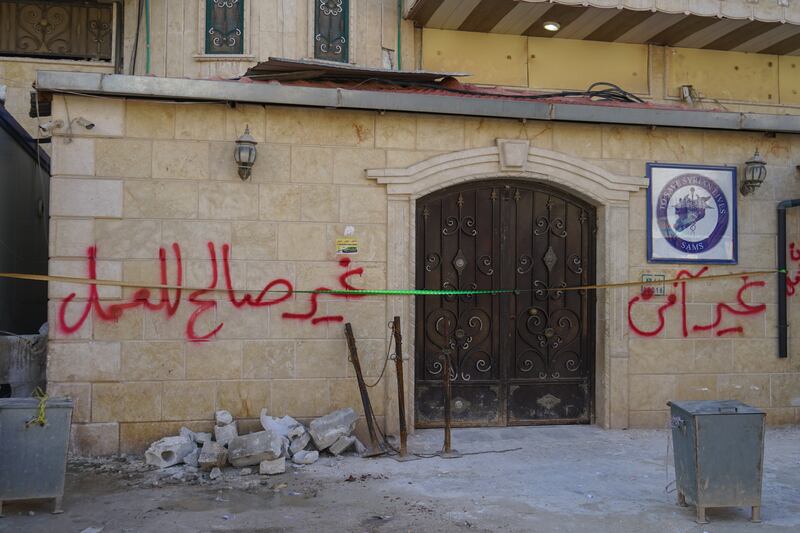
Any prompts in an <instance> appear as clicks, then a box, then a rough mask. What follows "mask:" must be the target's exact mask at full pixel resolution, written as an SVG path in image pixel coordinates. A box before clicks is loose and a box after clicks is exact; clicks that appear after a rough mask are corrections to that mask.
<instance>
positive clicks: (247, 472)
mask: <svg viewBox="0 0 800 533" xmlns="http://www.w3.org/2000/svg"><path fill="white" fill-rule="evenodd" d="M252 473H253V469H252V468H242V469H241V470H239V475H240V476H249V475H250V474H252Z"/></svg>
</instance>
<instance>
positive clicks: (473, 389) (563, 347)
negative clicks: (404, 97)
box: [415, 182, 594, 427]
mask: <svg viewBox="0 0 800 533" xmlns="http://www.w3.org/2000/svg"><path fill="white" fill-rule="evenodd" d="M513 183H514V185H510V184H508V183H504V182H484V183H473V184H469V185H464V186H458V187H455V188H453V189H450V190H444V191H440V192H438V193H434V194H432V195H430V196H428V197H425V198H423V199H420V200H419V201H418V203H417V257H418V265H419V266H418V269H417V286H418V287H421V288H432V289H444V290H457V291H463V290H485V291H487V292H486V293H484V294H457V295H442V296H420V297H418V298H417V301H416V316H417V337H416V352H415V353H416V356H415V357H416V365H417V366H416V389H415V396H416V411H417V425H418V426H421V427H429V426H436V425H439V423H440V420H441V416H442V411H441V406H442V392H441V382H442V372H443V369H444V365H443V359H442V357H444V356H445V355H444V353H447V354H449V358H450V360H449V366H450V369H451V370H450V376H449V379H450V382H451V383H452V390H453V404H452V405H453V411H452V412H453V415H454V423H455V424H456V425H462V426H463V425H467V426H469V425H507V424H531V423H541V422H560V423H565V422H573V423H574V422H587V421H588V420H589V413H590V412H591V411H590V401H591V396H590V391H591V378H592V372H593V366H592V365H593V359H592V357H593V349H594V344H593V343H594V338H593V333H592V331H591V328H589V327H587V324H592V323H593V322H592V316H593V313H594V307H593V306H594V300H593V298H594V295H593V293H592V291H569V290H566V289H567V288H568V287H569V286H571V285H581V284H588V283H592V282H594V277H593V276H594V265H593V258H594V248H593V243H594V217H593V214H594V211H593V210H592V208H591V206H589V205H587V204H585V203H583V202H581V201H580V200H577V199H575V198H572V197H570V196H568V195H565V194H564V193H562V192H560V191H557V190H555V189H552V188H550V187H547V186H544V185H540V184H534V183H521V182H519V183H518V182H513ZM491 289H514V291H513V292H497V293H492V291H491Z"/></svg>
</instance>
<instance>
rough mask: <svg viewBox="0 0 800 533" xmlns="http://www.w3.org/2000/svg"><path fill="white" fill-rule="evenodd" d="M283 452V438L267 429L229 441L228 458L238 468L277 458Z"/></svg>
mask: <svg viewBox="0 0 800 533" xmlns="http://www.w3.org/2000/svg"><path fill="white" fill-rule="evenodd" d="M283 452H284V445H283V438H282V437H281V436H280V435H278V434H276V433H274V432H272V431H266V430H265V431H257V432H256V433H250V434H248V435H242V436H239V437H234V438H233V439H231V441H230V442H229V443H228V460H229V461H230V463H231V464H232V465H233V466H235V467H237V468H240V467H243V466H250V465H257V464H259V463H260V462H261V461H268V460H270V459H277V458H278V457H280V456H281V455H283Z"/></svg>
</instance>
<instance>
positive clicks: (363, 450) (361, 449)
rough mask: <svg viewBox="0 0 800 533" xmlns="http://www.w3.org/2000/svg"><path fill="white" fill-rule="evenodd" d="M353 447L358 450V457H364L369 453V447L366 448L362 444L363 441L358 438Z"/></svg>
mask: <svg viewBox="0 0 800 533" xmlns="http://www.w3.org/2000/svg"><path fill="white" fill-rule="evenodd" d="M353 446H354V447H355V449H356V453H357V454H358V455H364V454H365V453H366V452H367V447H366V446H364V445H363V444H362V443H361V441H360V440H358V439H357V438H356V440H355V442H354V443H353Z"/></svg>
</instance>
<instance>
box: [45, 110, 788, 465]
mask: <svg viewBox="0 0 800 533" xmlns="http://www.w3.org/2000/svg"><path fill="white" fill-rule="evenodd" d="M64 100H65V99H64V98H62V97H61V96H57V97H56V99H55V100H54V116H53V119H60V120H66V113H65V108H64V105H63V102H64ZM87 100H88V98H84V97H80V96H74V95H68V96H67V97H66V101H67V102H68V105H69V106H70V110H71V109H72V108H73V107H75V108H80V107H81V105H82V104H83V103H85V102H86V101H87ZM92 100H93V102H92V105H93V106H94V107H92V109H95V108H98V106H99V109H100V111H102V116H104V117H109V118H108V121H111V123H109V124H106V125H105V126H104V130H103V131H102V132H94V133H92V134H91V135H89V134H87V133H86V132H83V131H77V129H75V130H74V131H73V132H72V138H71V142H67V138H66V137H65V136H64V135H65V134H64V132H57V133H56V135H55V138H54V142H53V155H54V162H53V169H54V174H53V187H52V191H53V192H52V195H53V196H52V201H51V207H52V209H51V216H52V220H51V227H52V228H53V229H52V231H51V237H50V238H51V243H50V249H51V271H52V272H68V273H69V274H68V275H82V276H92V275H94V276H96V277H97V278H102V279H112V280H115V281H123V282H130V283H142V284H161V283H166V284H170V285H175V286H177V285H180V286H181V287H182V289H181V290H169V291H161V290H158V289H150V290H147V291H142V290H138V289H135V288H115V287H97V288H96V289H92V288H91V287H88V286H73V285H66V284H52V285H51V287H50V298H51V301H50V311H49V314H50V324H51V332H50V348H49V361H48V379H49V382H50V383H49V386H50V387H52V390H53V391H58V392H59V393H63V394H69V395H71V396H72V397H73V398H74V399H75V400H76V405H78V406H79V409H78V410H76V417H75V423H76V425H75V428H74V429H73V437H72V442H73V449H74V451H75V452H78V453H87V454H91V453H110V452H113V451H117V450H121V451H126V452H127V451H139V452H141V451H144V449H145V448H146V447H147V446H148V445H149V444H150V443H151V442H153V441H155V440H158V439H159V438H161V437H164V436H167V435H174V434H177V431H178V429H179V428H180V427H181V426H187V427H189V428H190V429H192V430H196V431H211V430H212V426H213V425H214V420H213V413H214V412H215V411H216V410H220V409H225V410H228V411H230V412H231V414H232V415H233V416H234V417H236V419H237V421H238V423H239V431H240V432H241V433H243V434H244V433H249V432H250V431H251V430H252V429H253V428H254V427H257V424H258V418H259V414H260V409H261V408H262V407H267V408H268V410H269V412H270V413H271V414H273V415H275V416H277V417H282V416H284V415H290V416H292V417H295V418H298V419H299V420H300V421H301V422H308V421H309V420H310V419H312V418H316V417H319V416H322V415H324V414H326V413H329V412H331V411H333V410H336V409H339V408H344V407H358V406H360V400H359V397H358V391H357V388H356V387H355V384H354V379H353V377H352V371H351V370H350V367H349V363H348V361H347V350H346V346H345V343H344V342H343V339H342V326H343V322H344V321H349V322H352V323H353V325H354V329H355V332H356V335H357V336H358V337H359V348H360V352H363V358H364V361H363V363H362V364H363V367H364V372H365V374H366V376H367V378H369V379H370V380H374V378H376V377H377V376H378V375H379V374H380V370H381V368H382V363H383V360H382V358H383V357H385V354H386V338H387V331H388V330H387V329H386V324H387V323H388V322H389V320H391V318H392V316H394V315H395V314H403V317H404V318H403V320H404V323H403V326H404V334H405V336H406V338H407V339H408V342H406V343H405V344H406V346H407V352H408V353H409V355H410V359H409V363H408V365H409V366H407V369H406V376H413V373H412V372H411V370H412V368H413V366H412V365H413V344H414V343H413V335H414V333H413V327H412V324H414V322H413V320H412V318H413V306H414V301H413V299H412V298H408V299H388V298H382V297H381V298H375V297H368V298H361V299H355V298H352V297H351V298H341V297H336V296H334V295H316V296H312V295H308V294H300V293H294V292H293V293H291V294H290V293H289V291H290V289H291V290H292V291H295V290H298V289H299V290H305V289H316V288H320V287H326V288H331V289H336V288H344V287H358V288H374V289H384V288H407V287H409V286H411V285H413V284H414V279H413V275H411V276H408V277H398V275H397V272H398V268H397V267H398V261H403V262H404V264H406V263H407V264H410V263H411V261H412V259H411V257H410V256H409V254H412V255H413V250H414V249H415V248H414V246H415V244H414V243H413V242H412V240H410V239H411V237H410V235H411V233H412V232H411V231H410V228H411V226H412V225H413V220H409V214H411V215H413V211H412V210H411V207H412V205H413V201H412V200H411V195H408V194H407V195H403V194H399V195H398V194H390V193H389V190H388V188H387V186H385V185H381V184H378V183H377V181H376V180H375V179H370V178H368V177H367V173H366V172H365V169H376V168H377V169H383V168H386V167H400V168H406V167H410V166H412V165H417V164H420V163H422V162H424V161H427V160H430V159H431V158H433V157H441V158H443V159H441V162H440V163H439V165H440V166H439V167H437V169H438V170H436V172H439V174H437V176H439V177H437V178H436V179H437V180H440V181H439V182H438V183H439V185H444V184H451V183H456V182H459V181H466V180H469V179H477V178H479V177H503V176H511V175H512V174H513V173H511V174H509V173H506V174H503V173H502V172H501V171H500V170H492V169H498V167H497V166H495V167H491V166H489V163H487V160H486V159H480V157H485V156H474V157H473V156H471V155H469V154H473V153H474V152H471V151H472V150H485V149H487V148H491V147H494V146H496V141H495V140H496V138H510V139H525V140H528V141H529V142H530V146H531V150H532V151H536V150H540V151H546V152H541V153H547V154H556V155H558V156H559V157H564V158H567V159H565V161H569V162H570V164H575V165H578V166H580V168H588V167H591V168H595V169H600V170H601V171H602V172H607V173H610V174H611V175H614V176H623V177H631V176H633V177H639V178H641V177H642V176H643V175H644V163H645V162H646V161H654V160H659V161H670V162H676V163H700V164H740V163H741V162H742V161H744V160H745V159H746V158H747V157H748V156H749V155H751V154H752V151H753V147H754V146H759V149H760V151H761V153H762V154H763V155H764V157H765V158H766V159H767V161H768V163H769V177H768V179H767V182H766V183H765V185H764V186H763V187H762V188H761V189H759V190H758V192H757V193H755V194H754V195H751V196H748V197H740V198H739V218H740V221H739V234H740V264H739V265H736V266H734V267H711V268H709V269H708V270H707V271H706V272H703V273H702V274H699V272H698V270H699V269H697V268H688V269H686V270H688V271H689V272H690V273H691V274H692V275H698V274H699V275H701V276H709V275H715V274H721V273H725V272H731V271H739V270H743V271H746V270H757V269H762V268H770V267H772V266H773V259H772V258H774V256H775V252H776V250H775V241H774V235H775V228H774V224H773V222H772V220H773V219H774V217H773V216H772V214H771V213H772V210H773V208H774V204H775V202H776V201H777V200H779V199H783V198H786V197H789V196H792V195H794V196H800V190H798V182H797V180H796V178H795V170H794V165H796V164H797V163H798V162H800V139H798V138H797V137H796V136H790V135H777V136H775V137H771V138H767V137H763V136H760V135H755V134H751V133H735V132H728V133H726V132H706V131H695V130H684V129H675V128H659V129H658V130H650V129H648V128H644V127H624V126H614V127H603V126H601V125H576V124H568V123H561V122H558V123H551V122H548V123H538V122H536V121H528V122H527V123H526V124H524V125H521V124H520V123H519V122H518V121H513V120H499V119H480V118H453V117H446V116H434V115H415V114H411V113H403V114H393V113H386V114H379V113H377V112H375V113H373V112H367V111H358V112H356V111H346V110H327V109H305V108H287V107H277V106H265V107H262V106H246V110H244V111H242V110H239V108H238V107H237V110H230V109H227V108H226V106H224V105H222V104H187V103H182V104H175V103H169V102H155V101H152V102H151V101H144V100H139V101H133V100H127V101H126V100H123V99H114V98H105V99H92ZM106 106H107V107H108V109H107V110H104V107H106ZM100 111H98V113H100ZM87 113H88V111H87ZM87 118H88V119H90V120H91V119H93V118H94V117H91V116H87ZM243 121H244V122H243ZM212 122H213V124H214V125H215V126H214V127H211V124H212ZM112 123H113V124H112ZM245 123H246V124H249V125H250V128H251V131H253V132H255V133H254V134H255V135H256V136H257V138H258V140H259V144H258V153H259V156H258V160H257V163H256V165H255V167H254V168H253V175H252V177H251V179H250V180H249V181H247V182H242V181H241V180H240V179H239V177H238V175H237V174H236V169H235V165H234V162H233V156H232V153H233V147H234V141H235V139H236V137H237V136H238V135H239V134H240V133H241V131H243V126H244V124H245ZM104 124H105V123H104ZM106 126H108V127H106ZM112 126H113V127H112ZM551 151H552V152H551ZM537 153H538V152H537ZM460 154H467V155H465V156H463V157H461V155H460ZM470 157H473V158H472V159H470ZM495 165H496V163H495ZM531 165H532V167H531V169H532V170H533V171H535V170H536V169H535V168H533V167H534V166H535V165H534V164H533V163H531ZM566 168H567V165H566V163H565V164H564V166H563V168H562V169H560V170H559V172H562V173H563V176H566V177H563V178H559V179H560V182H559V183H556V184H555V185H557V186H562V187H565V188H567V189H569V190H571V191H572V192H574V193H575V194H578V195H584V196H591V194H594V190H595V188H596V187H597V185H596V184H594V185H591V187H593V188H591V189H590V188H589V186H588V185H586V186H585V187H586V188H585V190H581V189H580V187H584V185H580V183H583V182H579V181H577V180H572V179H571V178H569V177H568V174H567V171H566V170H565V169H566ZM569 168H578V167H569ZM487 169H488V170H487ZM557 170H558V169H557ZM486 172H489V174H486ZM560 175H561V174H560ZM434 187H435V185H434ZM432 190H434V189H432ZM584 193H585V194H584ZM645 197H646V193H645V189H643V188H642V189H640V190H639V191H638V192H636V191H634V192H631V193H630V194H629V195H628V193H626V195H625V197H624V198H623V197H622V196H619V197H616V198H614V199H612V200H609V201H608V202H607V203H606V204H603V205H600V204H599V202H598V209H599V211H598V212H599V213H601V215H602V217H604V218H603V221H610V222H608V223H607V224H606V222H603V229H602V231H601V232H599V233H598V264H597V266H598V281H625V280H628V279H633V280H635V279H640V277H641V274H642V273H661V274H664V275H666V276H667V277H673V276H675V275H677V274H678V273H679V271H680V270H681V269H682V268H671V267H667V266H664V265H657V266H656V265H648V264H647V262H646V255H645V254H646V251H645V220H646V219H645V212H646V208H645ZM625 198H627V199H625ZM620 228H623V229H620ZM790 228H791V230H790V241H791V242H795V243H800V218H798V217H797V216H796V215H795V214H793V215H792V216H791V218H790ZM345 231H348V232H350V231H352V236H353V237H355V238H357V239H358V243H359V247H358V254H356V255H353V256H347V258H346V259H348V260H349V261H342V256H338V255H337V254H336V248H335V240H336V238H338V237H343V236H345ZM792 232H793V233H792ZM400 233H402V235H400V236H399V237H397V235H399V234H400ZM397 239H399V241H398V240H397ZM390 243H399V244H390ZM610 243H613V246H611V245H610ZM796 246H800V244H796ZM792 268H793V271H796V270H797V268H798V265H795V266H793V267H792ZM411 270H412V272H413V268H412V269H411ZM793 279H794V278H793ZM760 281H762V278H759V279H755V278H753V279H750V280H748V281H747V282H745V281H744V280H742V279H737V278H734V279H730V280H726V281H721V282H714V283H708V284H703V283H699V284H698V283H690V284H687V286H686V293H685V296H684V293H683V292H682V289H681V287H676V288H669V287H668V289H670V290H673V289H674V290H676V291H677V292H676V297H677V298H678V299H677V301H676V303H675V304H674V305H672V306H671V307H670V308H669V309H666V310H665V312H664V323H663V325H662V324H661V323H660V321H659V313H658V309H659V307H660V306H663V305H664V304H665V303H666V301H667V300H666V298H667V297H660V296H652V297H650V298H649V299H647V298H642V295H641V294H639V293H638V292H637V291H635V290H625V289H620V290H616V291H613V292H608V293H606V294H604V295H598V319H599V323H598V325H597V328H598V329H597V332H598V333H597V345H598V349H597V353H596V356H595V357H596V365H595V367H596V402H595V403H596V405H597V408H596V413H595V414H596V418H597V420H598V422H599V423H600V424H601V425H605V426H614V427H629V426H630V427H652V426H660V425H662V424H663V423H665V421H666V412H667V411H666V406H665V405H663V402H662V400H664V399H665V398H667V399H692V398H706V397H723V396H724V397H736V398H742V399H746V400H745V401H750V402H752V403H754V404H755V405H757V406H758V407H762V408H765V409H766V410H767V413H768V422H769V423H770V424H783V423H798V422H800V403H798V402H800V400H798V398H800V390H798V388H797V387H798V381H797V380H798V378H797V376H798V375H800V364H798V359H797V358H796V357H790V358H788V359H786V360H777V358H775V356H774V352H775V349H774V343H775V320H776V319H775V314H776V312H775V309H776V305H775V303H776V302H775V296H774V295H775V287H774V280H772V279H771V278H770V279H763V281H764V283H765V284H764V285H763V286H762V285H760V284H752V283H754V282H760ZM745 284H748V285H747V286H746V288H744V289H743V287H744V286H745ZM211 289H216V290H211ZM265 289H266V291H265ZM272 291H276V292H272ZM279 291H283V292H279ZM73 294H74V296H73ZM637 296H638V297H639V299H638V300H637V301H636V302H634V303H633V305H632V307H631V308H630V317H629V318H630V323H629V321H628V311H629V302H630V301H631V300H632V299H634V298H636V297H637ZM798 302H800V299H799V298H798V296H796V295H795V296H793V297H792V298H790V305H791V308H790V316H791V317H793V318H792V320H793V321H794V322H793V325H794V326H795V327H794V328H793V330H792V331H800V324H799V323H796V322H797V321H798V320H800V304H799V303H798ZM726 305H727V306H730V307H731V308H733V309H737V310H748V312H747V313H730V312H728V308H727V307H725V306H726ZM718 311H720V312H721V314H722V318H721V320H720V321H719V323H718V324H715V325H713V327H710V328H706V326H709V325H711V324H714V322H716V314H717V312H718ZM750 311H752V312H750ZM684 312H685V316H686V325H687V332H686V335H684V329H683V316H684V315H683V313H684ZM631 325H633V326H635V328H633V327H631ZM695 326H700V329H695ZM636 330H638V331H640V332H645V333H647V334H646V335H640V334H639V333H637V331H636ZM720 331H723V332H724V333H723V334H722V335H718V333H719V332H720ZM653 332H654V333H653ZM649 333H653V334H652V335H650V334H649ZM606 341H607V342H606ZM793 342H794V343H795V344H794V345H793V351H792V353H800V344H797V342H798V341H797V339H796V338H795V339H793ZM391 372H392V370H390V371H389V372H388V373H387V376H389V379H385V380H384V382H382V383H381V385H379V386H378V387H376V388H375V389H372V390H371V391H374V392H373V398H372V401H373V407H374V409H375V411H376V414H377V415H378V418H379V420H380V421H381V422H383V421H384V418H385V420H386V421H387V422H388V427H389V429H393V428H394V427H395V426H396V422H394V421H395V419H396V414H395V413H396V405H395V404H394V401H395V400H394V383H393V381H392V379H393V377H392V375H391ZM408 385H409V391H408V392H407V394H406V397H407V398H408V399H409V405H408V407H407V411H408V412H409V413H413V411H414V410H413V379H412V380H410V382H409V384H408ZM392 424H395V426H392ZM363 426H364V424H363V417H361V418H359V422H358V426H357V429H356V432H357V433H359V432H362V431H363ZM360 434H361V435H362V436H363V433H360ZM298 446H299V444H298Z"/></svg>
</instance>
